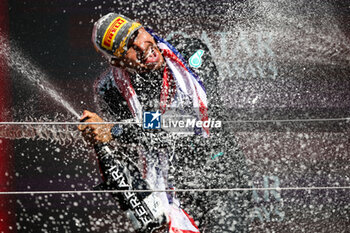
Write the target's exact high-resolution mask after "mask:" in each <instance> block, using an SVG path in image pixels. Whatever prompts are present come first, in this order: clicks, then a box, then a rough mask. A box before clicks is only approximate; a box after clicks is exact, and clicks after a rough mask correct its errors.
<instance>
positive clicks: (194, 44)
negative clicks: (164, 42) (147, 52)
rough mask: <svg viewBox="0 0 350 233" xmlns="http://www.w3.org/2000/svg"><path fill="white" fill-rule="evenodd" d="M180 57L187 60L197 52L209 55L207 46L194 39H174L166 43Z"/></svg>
mask: <svg viewBox="0 0 350 233" xmlns="http://www.w3.org/2000/svg"><path fill="white" fill-rule="evenodd" d="M168 42H169V43H170V44H171V45H172V46H174V47H175V48H176V49H177V50H178V51H179V52H180V53H181V55H182V56H183V57H184V58H185V59H186V60H188V59H189V58H190V57H191V56H192V55H193V54H194V53H195V52H197V51H198V50H200V49H201V50H203V51H204V52H205V53H207V54H208V53H210V51H209V49H208V46H207V45H206V44H205V43H204V42H203V41H202V40H200V39H198V38H194V37H176V38H172V39H170V40H169V41H168Z"/></svg>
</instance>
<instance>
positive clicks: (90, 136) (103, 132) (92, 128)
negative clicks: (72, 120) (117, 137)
mask: <svg viewBox="0 0 350 233" xmlns="http://www.w3.org/2000/svg"><path fill="white" fill-rule="evenodd" d="M80 121H81V122H104V121H103V120H102V118H101V117H99V116H98V115H97V114H96V113H93V112H89V111H87V110H85V111H84V112H83V116H82V117H81V118H80ZM112 127H113V124H98V125H94V124H91V125H90V124H86V125H79V126H78V129H79V130H80V131H81V132H82V135H83V137H84V139H85V141H86V142H88V143H89V144H91V145H92V146H94V145H96V144H100V143H108V142H110V141H111V140H112V134H111V129H112Z"/></svg>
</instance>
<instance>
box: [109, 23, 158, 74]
mask: <svg viewBox="0 0 350 233" xmlns="http://www.w3.org/2000/svg"><path fill="white" fill-rule="evenodd" d="M111 64H112V65H114V66H118V67H122V68H131V69H133V70H136V72H139V73H142V72H149V71H152V70H158V69H160V68H161V67H162V65H163V64H164V58H163V56H162V54H161V52H160V51H159V49H158V47H157V44H156V42H155V41H154V38H153V37H152V36H151V35H150V34H149V33H148V32H147V31H146V30H145V29H144V28H143V27H142V28H140V29H139V30H138V31H137V32H135V33H134V35H133V36H132V37H131V38H130V40H129V43H128V50H127V52H126V54H125V55H124V57H123V58H122V59H120V60H118V61H113V60H112V62H111Z"/></svg>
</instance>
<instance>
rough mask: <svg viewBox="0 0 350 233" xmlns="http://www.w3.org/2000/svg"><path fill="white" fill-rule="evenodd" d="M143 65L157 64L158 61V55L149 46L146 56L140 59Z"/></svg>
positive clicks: (152, 47) (153, 48)
mask: <svg viewBox="0 0 350 233" xmlns="http://www.w3.org/2000/svg"><path fill="white" fill-rule="evenodd" d="M142 60H143V62H144V64H149V63H157V62H158V60H159V55H158V53H157V51H156V50H155V47H154V46H150V47H149V49H148V51H147V53H146V55H145V56H144V58H143V59H142Z"/></svg>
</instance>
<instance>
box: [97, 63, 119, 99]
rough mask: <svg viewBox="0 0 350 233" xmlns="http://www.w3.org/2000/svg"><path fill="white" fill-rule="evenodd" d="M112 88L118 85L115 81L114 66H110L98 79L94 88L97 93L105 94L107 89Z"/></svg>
mask: <svg viewBox="0 0 350 233" xmlns="http://www.w3.org/2000/svg"><path fill="white" fill-rule="evenodd" d="M112 88H117V86H116V84H115V81H114V76H113V68H112V67H109V68H108V69H107V70H106V71H105V72H103V73H102V74H101V75H100V77H99V78H97V79H96V81H95V83H94V90H95V93H96V94H99V95H104V94H105V92H106V91H108V90H110V89H112Z"/></svg>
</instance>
